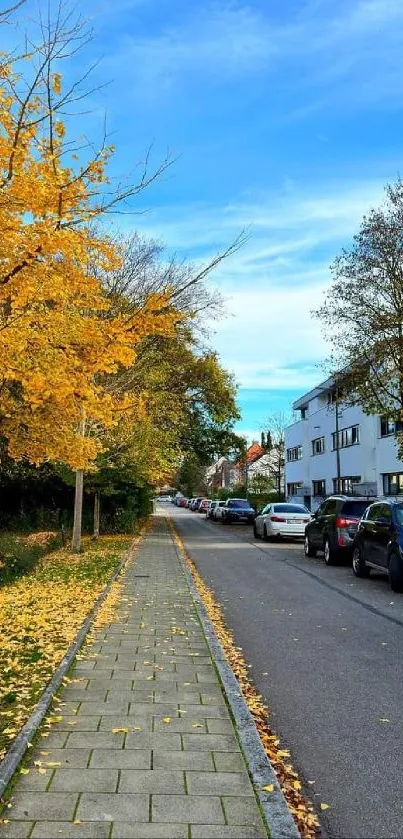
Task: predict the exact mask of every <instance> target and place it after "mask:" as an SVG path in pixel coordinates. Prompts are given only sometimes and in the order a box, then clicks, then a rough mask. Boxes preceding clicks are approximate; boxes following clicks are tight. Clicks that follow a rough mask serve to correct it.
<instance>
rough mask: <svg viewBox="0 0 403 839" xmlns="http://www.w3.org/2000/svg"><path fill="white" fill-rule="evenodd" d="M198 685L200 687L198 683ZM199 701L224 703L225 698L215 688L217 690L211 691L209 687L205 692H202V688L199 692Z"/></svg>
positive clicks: (213, 703) (214, 703)
mask: <svg viewBox="0 0 403 839" xmlns="http://www.w3.org/2000/svg"><path fill="white" fill-rule="evenodd" d="M200 687H202V686H201V685H200ZM200 696H201V701H202V704H203V705H225V699H224V697H223V695H222V693H221V691H219V690H218V689H217V691H212V690H211V688H210V689H209V691H208V692H207V693H205V692H204V690H203V689H202V690H201V692H200Z"/></svg>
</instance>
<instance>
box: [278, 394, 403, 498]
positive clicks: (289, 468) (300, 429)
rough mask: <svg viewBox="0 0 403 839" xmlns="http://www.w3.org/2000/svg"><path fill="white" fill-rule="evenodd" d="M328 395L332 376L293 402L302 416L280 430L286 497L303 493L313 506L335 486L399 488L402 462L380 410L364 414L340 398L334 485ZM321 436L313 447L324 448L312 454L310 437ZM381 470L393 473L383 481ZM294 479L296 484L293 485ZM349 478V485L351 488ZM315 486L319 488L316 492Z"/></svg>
mask: <svg viewBox="0 0 403 839" xmlns="http://www.w3.org/2000/svg"><path fill="white" fill-rule="evenodd" d="M332 394H333V395H332ZM332 399H334V381H333V380H332V379H328V380H327V381H326V382H324V383H323V384H321V385H319V386H318V387H317V388H314V389H313V390H312V391H310V392H309V393H307V394H305V395H304V396H302V397H301V398H300V399H298V400H297V401H296V402H295V403H294V405H293V408H294V410H295V411H297V412H299V413H300V414H301V417H303V418H301V419H300V420H298V421H297V422H295V423H294V424H293V425H290V426H289V427H288V428H287V429H286V432H285V450H286V451H285V461H286V462H285V474H286V478H285V483H286V495H287V497H288V499H289V500H295V501H296V500H297V499H298V500H299V501H302V500H303V499H304V501H305V503H306V504H307V505H308V506H309V507H310V508H311V509H312V510H315V509H316V508H317V507H318V506H319V504H320V503H321V501H322V498H323V496H324V495H330V494H332V493H333V492H335V491H339V492H343V491H347V492H350V491H352V492H355V493H356V494H363V495H375V494H376V495H378V496H383V495H385V494H390V493H387V492H386V489H385V488H388V487H390V486H392V485H393V487H394V486H396V484H397V486H398V488H399V491H398V493H397V494H400V492H401V493H403V463H402V462H401V461H399V459H398V457H397V449H396V443H395V438H394V435H393V433H392V434H390V435H389V436H382V435H381V430H382V427H381V418H380V417H379V416H376V415H371V416H366V415H365V414H364V413H363V411H362V410H361V408H359V407H357V406H353V407H352V406H348V405H345V404H343V403H341V404H340V403H339V406H338V425H339V446H340V448H339V455H340V478H341V484H340V489H339V490H337V488H336V486H335V484H334V481H335V480H336V478H337V451H336V450H335V449H334V447H333V446H334V442H335V441H334V439H333V437H332V435H333V433H334V432H335V428H336V407H335V403H334V402H332ZM353 428H354V429H355V430H354V431H353V430H352V429H353ZM383 432H385V428H383ZM320 438H323V443H319V444H318V445H317V448H318V447H319V449H320V448H321V447H322V445H323V446H324V450H323V451H321V452H320V453H316V454H315V453H313V445H312V441H314V440H319V439H320ZM299 447H300V449H299ZM297 449H298V451H296V450H297ZM290 455H291V457H295V456H298V459H296V460H290V459H289V458H290ZM399 474H400V475H401V476H402V477H401V478H399V477H397V478H396V479H395V477H394V476H395V475H397V476H399ZM384 475H391V476H392V477H391V479H389V478H385V481H384V477H383V476H384ZM349 479H350V480H349ZM357 479H359V481H357ZM314 482H315V483H314ZM319 482H320V483H319ZM296 484H299V486H298V487H296V486H295V485H296ZM353 484H354V489H351V487H352V486H353ZM400 487H401V489H400ZM318 489H320V494H318V493H317V492H315V490H318ZM393 494H395V492H394V490H393Z"/></svg>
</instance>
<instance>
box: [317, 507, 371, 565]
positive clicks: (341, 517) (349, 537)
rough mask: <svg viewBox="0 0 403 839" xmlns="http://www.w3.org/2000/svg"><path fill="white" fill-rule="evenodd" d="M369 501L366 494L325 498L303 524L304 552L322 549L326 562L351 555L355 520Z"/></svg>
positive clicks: (355, 526) (335, 563)
mask: <svg viewBox="0 0 403 839" xmlns="http://www.w3.org/2000/svg"><path fill="white" fill-rule="evenodd" d="M370 503H371V500H370V499H368V498H358V497H357V498H352V497H351V496H348V495H331V496H329V498H326V499H325V501H323V502H322V504H321V505H320V507H319V508H318V509H317V510H316V512H315V513H314V514H313V516H312V519H311V521H310V522H309V524H307V525H306V527H305V556H316V552H317V551H323V552H324V555H325V563H326V565H337V563H338V562H339V561H340V560H341V559H342V557H343V556H344V558H345V557H346V556H351V554H352V550H353V543H354V538H355V535H356V532H357V527H358V522H359V520H360V518H361V516H362V515H363V514H364V513H365V510H366V509H367V507H368V506H369V504H370Z"/></svg>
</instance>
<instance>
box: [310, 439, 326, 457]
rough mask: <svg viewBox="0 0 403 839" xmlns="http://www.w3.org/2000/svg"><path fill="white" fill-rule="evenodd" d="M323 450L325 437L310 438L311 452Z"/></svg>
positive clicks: (320, 452) (317, 452)
mask: <svg viewBox="0 0 403 839" xmlns="http://www.w3.org/2000/svg"><path fill="white" fill-rule="evenodd" d="M324 451H325V438H324V437H317V438H316V440H312V454H323V452H324Z"/></svg>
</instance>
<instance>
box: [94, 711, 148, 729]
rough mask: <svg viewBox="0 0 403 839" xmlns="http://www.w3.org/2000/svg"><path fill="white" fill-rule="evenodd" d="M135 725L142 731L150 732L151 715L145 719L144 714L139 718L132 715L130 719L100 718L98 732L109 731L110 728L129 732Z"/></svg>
mask: <svg viewBox="0 0 403 839" xmlns="http://www.w3.org/2000/svg"><path fill="white" fill-rule="evenodd" d="M135 725H136V726H140V728H141V730H142V731H152V725H153V715H152V714H149V715H148V717H145V716H144V714H142V715H141V716H140V714H139V715H138V716H135V715H134V714H132V715H131V717H128V716H119V717H111V716H106V717H101V723H100V726H99V731H111V729H112V728H127V729H129V730H130V728H133V726H135Z"/></svg>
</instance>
